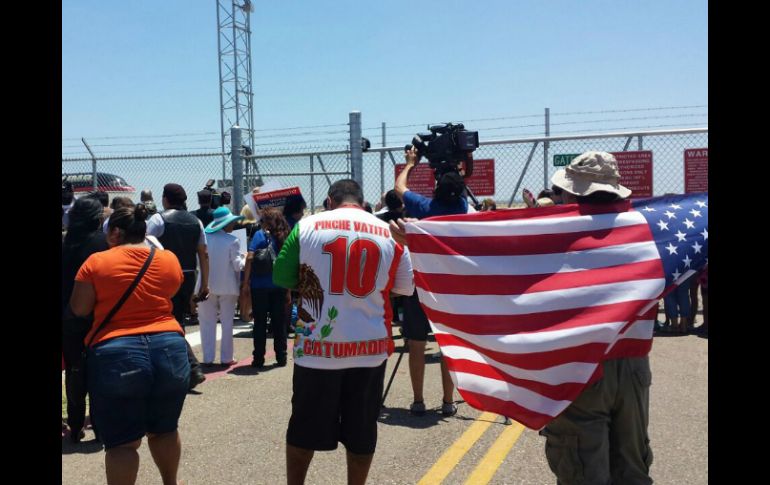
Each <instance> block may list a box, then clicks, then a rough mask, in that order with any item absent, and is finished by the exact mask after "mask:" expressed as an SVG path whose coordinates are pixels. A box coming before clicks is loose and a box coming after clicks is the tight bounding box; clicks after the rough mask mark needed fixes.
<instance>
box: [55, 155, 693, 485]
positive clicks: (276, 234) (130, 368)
mask: <svg viewBox="0 0 770 485" xmlns="http://www.w3.org/2000/svg"><path fill="white" fill-rule="evenodd" d="M405 159H406V167H405V169H404V170H403V171H402V172H401V174H400V175H399V176H398V178H397V179H396V182H395V186H394V188H393V189H392V190H389V191H388V192H386V193H385V194H383V195H382V198H381V200H380V201H379V202H378V203H377V204H376V205H375V206H374V207H372V206H371V205H370V204H368V203H366V202H365V201H364V199H363V193H362V190H361V187H360V186H359V185H358V184H357V183H356V182H355V181H353V180H339V181H337V182H335V183H333V184H332V185H331V187H330V188H329V192H328V196H327V198H326V199H325V201H324V204H323V207H324V209H323V210H322V211H320V213H316V214H314V215H310V216H305V212H306V209H307V207H306V205H305V203H304V201H302V200H301V199H300V200H296V199H289V203H288V204H287V205H286V206H284V207H283V209H282V210H281V209H264V210H260V211H259V213H257V214H253V213H252V211H251V210H250V209H249V208H248V206H246V207H243V208H242V210H240V212H238V213H237V215H236V214H233V213H232V212H231V211H230V209H229V208H227V207H226V206H220V207H216V208H213V207H212V197H211V192H210V191H206V190H204V191H201V192H199V193H198V194H197V195H198V203H199V206H200V208H199V209H197V210H195V211H188V210H187V206H186V201H187V194H186V192H185V190H184V188H183V187H182V186H180V185H178V184H175V183H169V184H166V185H165V186H164V189H163V194H162V199H161V204H160V207H158V206H156V203H155V201H154V200H153V196H152V193H151V192H149V191H143V192H142V194H141V198H140V201H139V202H137V203H134V202H133V201H131V200H130V199H129V198H126V197H114V198H113V199H112V201H111V202H110V201H109V200H108V198H107V194H106V193H103V192H96V193H92V194H90V195H88V196H85V197H81V198H78V199H77V200H74V201H73V200H69V201H66V202H67V203H66V204H65V201H64V200H63V209H62V225H63V241H62V353H63V361H64V371H65V381H66V382H65V385H66V393H67V424H68V426H69V429H70V433H69V439H71V440H72V441H73V442H75V443H77V442H78V441H80V440H81V439H83V437H84V431H83V430H84V426H85V414H86V406H85V401H86V395H88V399H90V409H91V422H92V424H93V427H94V431H95V433H96V435H97V438H98V439H99V440H101V441H102V443H103V444H104V447H105V450H106V454H105V464H106V473H107V482H108V483H133V482H134V481H135V479H136V474H137V471H138V467H139V455H138V453H137V449H138V447H139V446H140V444H141V441H142V439H143V438H144V437H145V436H146V437H147V442H148V445H149V448H150V451H151V454H152V456H153V459H154V461H155V464H156V466H157V467H158V470H159V473H160V475H161V477H162V480H163V483H164V484H171V483H177V482H176V480H177V470H178V466H179V459H180V453H181V446H182V444H181V438H180V434H179V431H178V429H177V425H178V421H179V417H180V415H181V412H182V409H183V405H184V401H185V396H186V395H187V393H188V391H190V390H191V389H193V388H194V387H196V386H197V385H199V384H200V383H202V382H203V381H205V379H206V376H205V374H204V372H203V371H202V368H203V367H210V366H214V365H224V366H232V365H234V364H235V363H236V361H237V359H236V356H235V355H234V349H233V324H234V319H235V315H236V313H237V311H238V310H239V313H240V318H241V320H243V321H246V322H251V321H252V320H253V352H252V361H251V366H252V367H255V368H257V369H260V368H263V367H264V366H265V365H266V360H265V358H266V346H267V337H268V335H272V339H273V350H274V353H275V364H274V365H276V366H279V367H282V366H286V365H287V362H288V357H289V355H288V354H289V352H292V353H293V355H292V357H293V361H294V373H293V397H291V406H292V408H291V409H292V413H291V418H290V420H289V423H288V431H287V438H286V443H287V445H286V446H287V450H286V456H287V477H288V483H289V484H299V483H304V480H305V476H306V473H307V470H308V467H309V465H310V462H311V460H312V458H313V453H314V452H315V451H317V450H332V449H336V448H337V446H338V443H343V445H344V446H345V448H346V450H347V457H348V460H347V463H348V478H349V483H364V482H365V481H366V477H367V475H368V471H369V467H370V465H371V461H372V457H373V454H374V451H375V448H376V442H377V418H378V416H379V412H380V406H381V398H382V392H383V382H384V373H385V361H386V360H387V357H388V356H389V355H390V353H392V351H393V341H392V333H391V319H392V320H394V321H395V322H394V323H396V324H399V325H401V334H402V336H403V337H404V340H405V346H406V348H407V349H408V353H409V375H410V380H411V387H412V392H413V398H412V403H411V405H410V408H409V410H410V412H411V413H412V414H413V415H415V416H423V415H425V413H426V404H425V403H426V398H425V396H424V394H423V387H424V376H425V349H426V342H427V341H428V338H429V334H430V333H431V328H430V325H429V323H428V319H427V317H426V315H425V313H424V310H423V308H422V306H421V305H420V302H419V297H418V294H417V291H416V289H415V286H414V281H413V274H412V266H411V261H410V258H409V252H408V247H407V241H406V239H405V232H404V221H405V220H406V221H408V220H410V218H413V219H423V218H427V217H432V216H437V215H449V214H464V213H467V212H473V211H475V210H480V211H487V210H490V211H494V210H497V207H496V204H495V202H494V201H493V200H491V199H486V200H484V201H483V202H482V203H481V204H479V205H478V207H473V205H469V203H468V199H467V192H466V190H465V184H464V181H463V177H462V175H461V174H460V173H458V172H456V171H448V172H446V173H444V174H441V175H440V177H439V178H438V179H437V182H436V188H435V190H434V194H433V197H425V196H422V195H420V194H417V193H416V192H414V191H412V190H410V189H409V187H408V177H409V174H410V172H411V171H412V170H413V169H414V167H415V166H416V165H417V163H418V162H419V155H418V153H417V152H416V151H415V150H414V149H410V150H408V151H407V152H406V153H405ZM570 168H571V169H572V170H571V171H569V172H567V171H565V170H564V169H562V170H559V171H558V172H557V173H556V175H554V177H553V179H552V183H553V186H552V187H551V188H550V189H546V190H544V191H542V192H541V193H540V194H539V195H538V197H537V198H534V197H530V198H529V199H528V198H526V197H525V201H526V202H527V205H528V206H531V207H536V206H537V207H544V206H549V205H558V204H573V203H576V204H584V203H594V204H595V203H599V204H606V203H612V202H614V201H617V200H622V199H625V198H628V197H629V195H630V191H629V190H628V189H626V188H625V187H623V186H622V185H620V184H619V182H618V181H619V173H618V171H617V163H616V162H615V160H614V158H613V157H612V155H610V154H608V153H605V152H587V153H586V154H583V155H581V156H580V157H577V158H576V159H575V160H573V163H572V164H570ZM599 171H601V173H602V176H603V178H601V179H599V178H595V179H593V181H590V180H591V177H592V176H593V175H594V174H596V173H598V172H599ZM575 173H577V174H578V175H579V176H580V177H583V178H584V179H586V178H587V179H588V180H589V181H590V183H588V184H587V185H586V184H585V183H581V184H577V183H576V182H575V180H576V179H575V177H577V175H573V174H575ZM608 173H609V174H610V175H611V176H610V177H609V178H608V177H607V176H606V174H608ZM258 191H259V189H258V188H255V189H254V193H256V192H258ZM530 195H531V194H530ZM240 229H245V231H246V235H247V247H245V248H244V247H242V246H241V243H240V242H239V239H238V237H236V236H235V235H234V234H233V232H234V231H237V230H240ZM361 235H365V236H366V237H359V236H361ZM691 281H692V284H691V285H681V286H680V287H679V289H678V290H677V291H675V292H672V293H671V294H670V295H668V296H666V300H665V301H666V316H667V321H666V323H665V324H664V325H663V327H662V328H666V329H670V331H671V332H683V331H686V330H687V329H688V328H691V327H692V325H693V324H694V314H695V312H694V308H696V306H695V305H694V304H693V298H694V301H695V302H697V293H696V292H697V288H698V286H699V287H700V289H701V294H702V301H703V310H704V324H703V325H702V326H701V327H700V329H701V331H703V332H705V333H706V334H707V332H708V326H707V316H706V315H707V298H706V296H707V288H708V286H707V273H706V271H704V272H703V273H702V274H700V275H698V276H697V277H695V278H693V279H692V280H691ZM362 302H365V303H362ZM292 314H296V315H297V317H296V321H295V318H292ZM195 323H199V324H200V334H201V360H199V359H198V357H197V356H196V354H195V351H194V350H193V349H192V348H191V347H190V345H189V343H187V341H186V339H185V338H184V335H185V326H186V325H189V324H195ZM218 323H219V324H221V325H222V332H221V342H220V349H219V352H218V353H219V360H218V361H217V357H216V356H217V337H216V333H217V332H216V328H217V324H218ZM291 334H294V335H293V337H294V345H293V347H292V348H291V349H289V348H288V345H287V340H288V338H289V337H290V336H291ZM84 351H85V362H86V364H85V365H86V366H87V370H88V371H87V373H85V377H84V372H83V368H84V361H83V356H82V355H83V352H84ZM330 357H335V358H330ZM603 365H604V375H605V378H604V379H601V380H599V381H598V382H597V384H596V385H594V386H592V387H591V388H590V392H589V391H586V392H584V393H583V394H582V395H581V396H580V398H579V399H578V400H576V401H575V402H574V403H573V404H572V405H571V406H570V407H569V408H568V409H567V411H565V412H564V413H563V414H561V415H560V416H559V417H558V418H557V419H555V420H554V421H553V422H552V423H551V424H549V425H548V426H547V427H546V428H545V429H544V430H543V431H542V434H543V435H544V436H545V437H546V442H547V445H546V447H547V450H549V452H548V453H547V459H548V462H549V464H550V466H551V468H552V470H553V471H554V474H555V475H556V476H557V478H558V480H559V482H560V483H572V481H571V480H572V479H573V478H574V476H575V473H578V471H577V470H576V469H575V467H572V466H567V465H565V464H566V463H568V462H569V461H570V460H569V459H568V458H569V457H572V456H579V457H580V458H581V460H583V462H584V463H586V466H585V467H584V469H581V470H580V473H581V474H584V475H585V479H586V480H587V482H590V483H609V482H610V481H612V482H613V483H652V481H651V480H650V479H649V466H650V463H651V460H652V454H651V451H650V450H649V445H648V442H649V440H648V439H647V422H648V419H647V416H648V412H649V410H648V399H649V395H648V393H649V379H638V378H636V377H635V376H638V375H642V374H643V375H649V374H650V370H649V358H648V356H647V355H644V356H640V357H635V358H633V359H631V358H623V359H615V360H610V361H606V362H604V364H603ZM607 376H611V378H612V381H611V383H610V378H609V377H607ZM441 383H442V390H443V392H442V396H441V404H440V412H441V414H442V415H444V416H452V415H454V414H455V413H456V412H457V405H456V401H455V399H454V391H455V389H454V383H453V381H452V378H451V376H450V374H449V371H448V369H447V366H446V365H445V363H444V362H443V359H442V362H441ZM618 383H619V384H618ZM618 386H620V387H618ZM331 390H334V391H331ZM610 394H612V396H615V397H613V398H612V399H610V398H609V397H608V396H610ZM617 396H634V398H633V399H631V398H628V399H625V400H623V402H622V403H620V404H618V402H616V398H617ZM431 399H433V398H431ZM617 399H620V398H617ZM288 400H289V397H288V396H287V402H288ZM436 402H437V399H436ZM617 406H620V407H622V408H623V409H624V413H618V412H616V411H617ZM586 415H602V416H607V419H606V420H601V422H600V423H599V422H597V423H598V424H596V423H595V424H596V425H591V426H589V425H588V424H587V423H586V420H585V419H584V417H585V416H586ZM309 424H312V426H310V425H309ZM609 429H612V430H614V431H613V432H621V433H624V436H625V438H624V443H628V445H627V446H626V445H624V448H623V449H622V450H615V447H616V446H618V444H617V442H616V441H612V440H610V433H609V431H608V430H609ZM308 430H312V433H310V432H308ZM319 430H320V431H319ZM570 437H576V439H570ZM607 450H611V452H612V453H608V452H607ZM615 452H617V453H616V454H615ZM610 454H612V456H613V457H617V459H615V458H613V460H611V461H610V460H609V456H610ZM605 455H606V456H605ZM618 477H626V478H623V479H620V478H618ZM628 477H632V478H628ZM624 480H625V481H624Z"/></svg>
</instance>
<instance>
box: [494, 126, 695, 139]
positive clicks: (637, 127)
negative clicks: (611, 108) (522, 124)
mask: <svg viewBox="0 0 770 485" xmlns="http://www.w3.org/2000/svg"><path fill="white" fill-rule="evenodd" d="M671 127H677V128H692V127H691V126H687V125H683V124H682V123H673V124H663V125H639V126H612V127H604V128H599V129H594V130H572V131H562V132H559V133H551V136H561V135H582V134H583V133H599V132H602V131H606V132H610V131H615V130H644V129H652V128H671ZM707 127H708V126H707ZM498 136H499V137H501V138H508V137H514V136H517V137H528V136H540V137H543V138H545V136H544V135H543V132H542V131H540V132H534V133H506V134H502V135H498ZM481 141H487V140H481Z"/></svg>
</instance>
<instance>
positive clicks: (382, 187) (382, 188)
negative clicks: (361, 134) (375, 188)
mask: <svg viewBox="0 0 770 485" xmlns="http://www.w3.org/2000/svg"><path fill="white" fill-rule="evenodd" d="M382 146H383V147H385V146H387V145H386V144H385V122H384V121H383V122H382ZM383 192H385V152H380V194H382V193H383Z"/></svg>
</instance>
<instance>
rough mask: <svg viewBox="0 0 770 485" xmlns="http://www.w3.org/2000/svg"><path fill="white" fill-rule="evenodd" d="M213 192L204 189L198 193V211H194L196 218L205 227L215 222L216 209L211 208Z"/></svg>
mask: <svg viewBox="0 0 770 485" xmlns="http://www.w3.org/2000/svg"><path fill="white" fill-rule="evenodd" d="M211 195H212V193H211V190H206V189H203V190H201V191H199V192H198V205H199V206H200V207H199V208H198V210H196V211H193V214H195V217H197V218H198V219H200V221H201V223H202V224H203V227H206V226H208V225H209V224H211V221H213V220H214V209H212V208H211Z"/></svg>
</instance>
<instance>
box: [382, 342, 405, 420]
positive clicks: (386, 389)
mask: <svg viewBox="0 0 770 485" xmlns="http://www.w3.org/2000/svg"><path fill="white" fill-rule="evenodd" d="M405 348H406V343H404V347H402V349H401V353H400V354H399V356H398V360H397V361H396V366H395V367H394V368H393V372H392V373H391V374H390V380H389V381H388V387H386V388H385V393H384V394H383V395H382V404H381V405H380V406H381V407H384V406H385V398H386V397H388V391H390V385H391V384H393V379H395V377H396V371H397V370H398V366H399V364H401V359H403V358H404V352H405Z"/></svg>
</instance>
